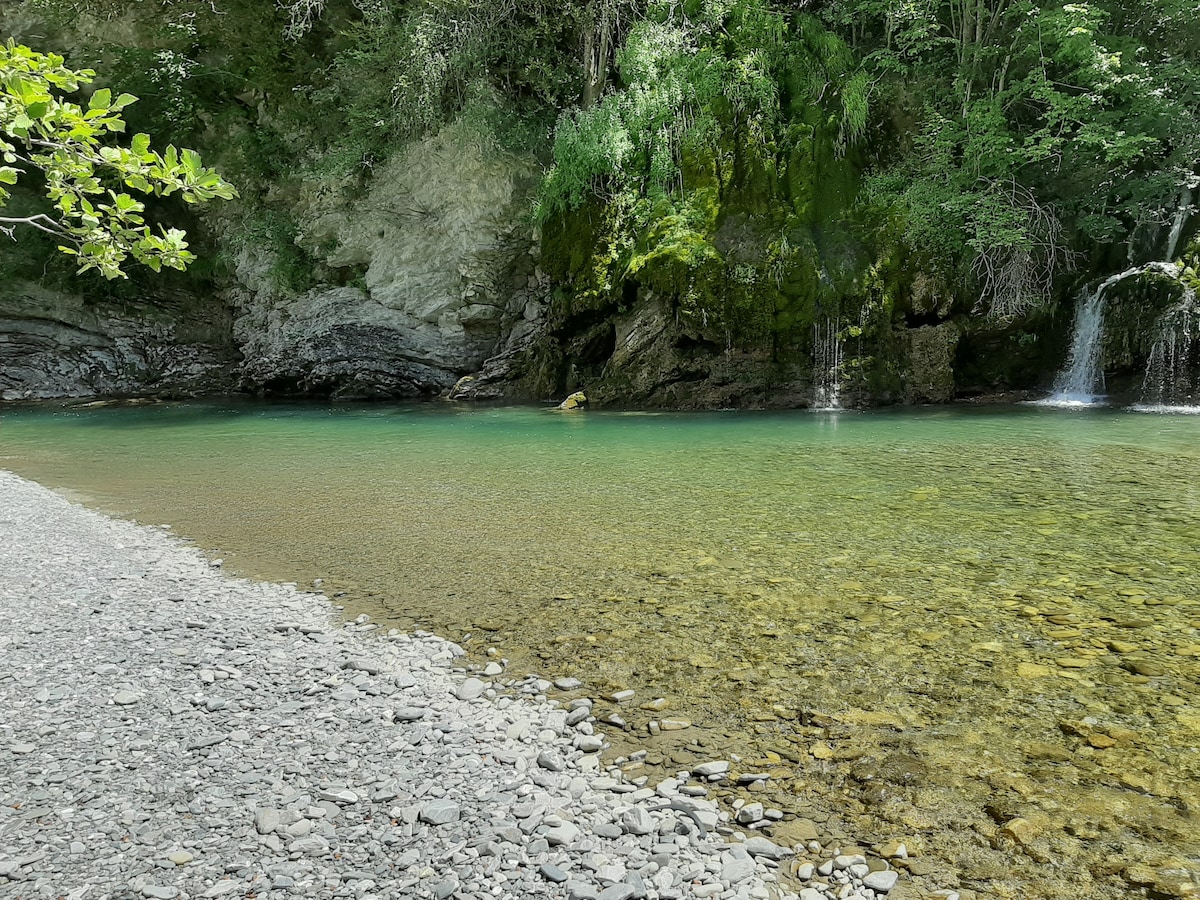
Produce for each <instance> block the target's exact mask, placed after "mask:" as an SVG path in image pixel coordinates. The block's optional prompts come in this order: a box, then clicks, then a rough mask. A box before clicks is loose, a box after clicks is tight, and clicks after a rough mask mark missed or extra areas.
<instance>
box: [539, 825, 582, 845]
mask: <svg viewBox="0 0 1200 900" xmlns="http://www.w3.org/2000/svg"><path fill="white" fill-rule="evenodd" d="M542 827H543V830H542V837H544V838H545V839H546V841H547V842H548V843H549V844H550V846H551V847H559V846H561V845H563V844H570V843H571V842H573V841H576V840H578V839H579V835H580V834H581V833H582V832H580V830H579V827H578V826H577V825H575V824H574V823H572V822H563V823H562V824H561V825H555V826H553V827H547V826H542Z"/></svg>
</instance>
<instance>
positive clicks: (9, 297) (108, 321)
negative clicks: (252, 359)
mask: <svg viewBox="0 0 1200 900" xmlns="http://www.w3.org/2000/svg"><path fill="white" fill-rule="evenodd" d="M235 359H236V351H235V349H234V347H233V340H232V332H231V323H230V318H229V316H228V314H227V313H226V312H225V311H224V310H222V309H221V308H220V307H219V306H218V305H216V304H203V303H196V302H194V301H192V300H191V299H189V298H186V297H174V298H172V297H165V298H155V299H154V301H153V302H149V301H147V302H144V303H132V304H123V305H121V306H119V307H118V306H116V305H113V304H105V303H96V304H92V303H89V302H88V301H87V299H86V298H84V297H81V296H76V295H69V294H61V293H56V292H52V291H48V290H45V289H43V288H40V287H38V286H36V285H33V284H7V285H4V290H3V291H2V292H0V399H4V400H38V399H48V398H54V397H84V396H120V395H130V394H145V393H161V394H169V395H190V394H198V393H205V392H209V391H214V390H221V389H222V388H223V387H224V386H226V385H227V384H228V379H229V372H230V369H231V368H232V366H233V363H234V362H235Z"/></svg>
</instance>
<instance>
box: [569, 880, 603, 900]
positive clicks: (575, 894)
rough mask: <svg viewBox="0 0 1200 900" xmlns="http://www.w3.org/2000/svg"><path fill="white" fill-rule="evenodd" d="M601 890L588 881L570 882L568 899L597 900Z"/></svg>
mask: <svg viewBox="0 0 1200 900" xmlns="http://www.w3.org/2000/svg"><path fill="white" fill-rule="evenodd" d="M599 896H600V890H599V888H597V887H596V886H595V885H592V884H588V883H587V882H586V881H574V880H572V881H568V882H567V897H568V898H569V900H597V898H599Z"/></svg>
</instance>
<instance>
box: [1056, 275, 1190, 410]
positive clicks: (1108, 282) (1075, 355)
mask: <svg viewBox="0 0 1200 900" xmlns="http://www.w3.org/2000/svg"><path fill="white" fill-rule="evenodd" d="M1147 272H1156V273H1158V274H1160V275H1167V276H1168V277H1171V278H1178V277H1179V272H1180V267H1179V266H1178V265H1177V264H1175V263H1168V262H1151V263H1146V264H1145V265H1143V266H1135V267H1133V268H1131V269H1126V270H1125V271H1124V272H1119V273H1117V274H1116V275H1112V276H1110V277H1108V278H1106V279H1105V280H1104V281H1103V282H1101V283H1100V284H1099V285H1098V286H1096V287H1095V288H1093V289H1092V290H1090V291H1089V290H1084V291H1083V293H1081V294H1080V295H1079V303H1078V305H1077V306H1076V308H1075V324H1074V330H1073V332H1072V334H1071V353H1070V356H1069V357H1068V359H1067V365H1066V368H1064V369H1063V370H1062V371H1061V372H1059V373H1058V377H1057V378H1055V379H1054V392H1053V393H1052V394H1051V395H1050V396H1049V397H1047V398H1046V399H1045V400H1040V401H1038V402H1039V403H1040V404H1041V405H1043V406H1096V405H1099V404H1102V403H1103V402H1104V372H1103V370H1102V369H1101V368H1100V349H1101V339H1102V338H1103V337H1104V295H1105V292H1106V291H1107V290H1108V289H1109V288H1110V287H1112V286H1113V285H1114V284H1116V283H1118V282H1120V281H1124V280H1125V279H1126V278H1132V277H1134V276H1135V275H1144V274H1146V273H1147Z"/></svg>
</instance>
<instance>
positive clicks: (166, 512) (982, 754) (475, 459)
mask: <svg viewBox="0 0 1200 900" xmlns="http://www.w3.org/2000/svg"><path fill="white" fill-rule="evenodd" d="M0 456H3V457H5V458H4V459H3V460H0V464H2V465H4V466H6V467H9V468H12V469H14V470H16V471H19V472H22V473H24V474H29V475H31V476H34V477H37V478H39V479H40V480H43V481H45V482H46V483H49V484H53V485H56V486H59V487H65V488H70V489H72V490H75V491H79V492H80V493H81V494H82V495H84V496H86V497H87V498H88V499H89V501H90V502H92V503H94V504H96V505H99V506H100V507H102V508H105V509H110V510H113V511H115V512H118V513H122V514H126V515H131V516H134V517H137V518H139V519H142V520H144V521H151V522H168V523H171V524H172V525H174V526H175V527H176V529H177V530H178V531H179V532H180V533H183V534H186V535H187V536H189V537H192V538H194V539H195V540H196V541H197V542H199V544H200V545H201V546H203V547H206V548H209V549H210V550H212V551H213V552H214V553H218V554H220V555H222V556H224V557H225V558H226V560H227V564H228V565H230V566H231V567H233V568H236V569H237V570H240V571H244V572H247V573H249V574H253V575H257V576H262V577H267V578H275V579H281V580H295V581H301V582H305V583H307V582H309V581H311V580H312V579H322V586H323V588H325V589H326V590H330V591H341V592H345V598H344V599H345V600H346V602H347V603H348V604H349V605H350V607H351V609H352V610H353V611H354V612H359V611H363V612H369V613H370V614H372V615H375V616H379V617H383V618H386V619H387V620H388V621H390V622H394V623H396V624H397V625H399V626H401V627H405V628H409V627H413V626H421V627H428V628H431V629H433V630H435V631H437V632H438V633H440V634H444V635H446V636H448V637H450V638H452V639H455V640H459V641H460V642H461V643H463V645H464V646H466V647H467V649H468V650H469V651H471V652H472V653H473V654H475V656H476V658H477V659H478V660H480V661H483V660H485V659H486V658H487V657H486V651H487V650H488V649H489V648H493V649H494V650H495V651H496V652H497V653H499V654H501V655H503V656H506V657H509V658H511V659H513V660H514V663H515V664H516V665H518V666H522V667H524V668H527V669H529V670H531V671H539V672H545V673H549V674H554V675H573V676H576V677H578V678H580V679H581V680H582V681H583V682H584V683H585V689H586V690H587V691H589V692H590V693H591V694H592V695H593V696H603V695H609V694H612V693H614V692H616V691H619V690H622V689H632V690H635V691H636V692H637V693H636V697H637V701H636V702H634V703H626V704H622V705H619V706H618V705H616V704H613V705H612V706H611V707H609V708H605V707H603V706H601V707H598V708H597V713H598V714H599V715H600V717H601V718H605V717H609V716H611V715H617V716H619V717H620V720H621V721H624V722H625V723H626V726H627V729H628V730H627V731H626V732H624V735H625V736H624V739H623V743H622V745H621V746H619V747H618V748H617V749H616V750H615V751H614V755H621V754H623V755H626V756H628V755H629V753H631V752H633V751H634V750H643V751H646V757H645V758H644V759H637V760H632V761H629V762H626V763H624V765H625V766H626V768H627V769H629V771H630V773H631V774H636V773H637V772H639V771H645V770H646V767H650V768H653V767H655V766H658V767H660V770H661V771H666V770H674V769H676V768H679V767H688V766H690V765H692V764H696V763H699V762H702V761H703V760H705V759H710V758H713V757H721V756H727V755H728V754H729V753H736V754H738V755H740V756H741V757H742V758H743V759H744V761H745V768H747V769H750V770H753V769H758V770H761V771H765V772H769V773H770V774H771V775H772V778H771V779H770V780H769V781H768V782H767V783H766V786H765V789H764V786H763V785H758V786H757V787H756V788H755V789H754V790H750V789H733V788H730V789H728V791H729V792H730V796H729V797H728V798H727V799H729V800H732V799H734V798H735V796H737V797H740V798H741V799H743V800H745V801H747V802H754V801H757V800H762V801H765V803H766V805H767V806H771V805H773V806H776V807H778V808H780V809H782V810H785V811H786V812H787V813H788V817H787V821H785V822H784V823H782V824H781V825H777V826H773V827H772V828H770V829H768V833H773V834H775V835H776V836H778V838H779V839H780V840H783V841H785V842H786V841H787V840H788V839H789V838H790V837H796V836H797V835H801V836H802V835H805V834H807V833H809V832H810V831H815V832H817V833H819V834H821V835H822V836H823V837H827V838H829V839H840V840H845V841H847V842H852V841H853V842H859V843H862V844H866V845H873V846H875V847H877V848H881V847H883V846H884V845H885V844H887V843H889V842H892V841H903V842H905V843H906V844H907V845H908V847H909V848H911V850H912V851H913V853H912V858H911V860H910V861H909V862H908V863H907V865H909V866H910V868H911V869H912V870H913V872H914V874H915V876H916V877H917V878H922V877H934V876H935V875H936V876H937V877H938V878H942V879H945V880H946V881H945V883H947V884H949V885H950V886H954V885H956V884H957V885H958V886H959V887H961V888H962V889H965V890H973V891H976V892H978V893H979V894H980V895H981V896H996V897H1022V898H1068V897H1070V898H1076V897H1078V896H1081V895H1084V896H1089V897H1096V898H1103V897H1110V896H1111V897H1117V896H1125V895H1127V892H1128V891H1129V890H1131V889H1133V890H1139V891H1140V890H1142V889H1143V888H1144V887H1147V886H1153V887H1154V889H1155V890H1158V891H1159V892H1160V893H1166V894H1168V895H1171V894H1174V895H1175V896H1187V895H1188V891H1190V890H1192V887H1190V885H1192V884H1194V873H1195V872H1196V871H1197V870H1200V861H1198V860H1197V859H1196V856H1195V854H1196V847H1198V846H1200V826H1198V825H1197V823H1196V818H1195V811H1196V810H1197V809H1198V808H1200V794H1198V792H1197V791H1198V789H1197V786H1196V785H1197V784H1198V783H1200V781H1198V779H1200V753H1198V752H1197V745H1198V744H1200V714H1198V713H1197V711H1196V708H1195V706H1194V705H1193V702H1194V701H1193V698H1194V697H1195V695H1196V688H1197V681H1198V680H1200V664H1198V662H1197V660H1198V658H1200V632H1198V628H1200V596H1198V590H1197V579H1196V576H1195V574H1194V573H1195V572H1196V571H1198V570H1200V487H1198V486H1197V484H1196V482H1195V481H1194V476H1195V473H1196V472H1197V471H1200V422H1198V421H1197V420H1196V418H1195V417H1179V418H1175V417H1158V416H1138V415H1133V414H1126V413H1109V412H1087V413H1062V412H1060V411H1051V410H1030V409H1019V410H988V411H965V412H964V411H944V410H939V411H928V412H917V413H882V414H871V415H865V414H841V415H832V416H826V415H806V414H799V413H798V414H792V415H746V414H734V413H729V414H713V415H694V416H672V415H660V416H645V415H622V414H615V413H605V414H600V413H594V412H593V413H586V414H583V415H575V416H561V415H552V414H549V413H545V412H542V411H536V410H478V411H473V410H459V411H455V410H447V409H442V408H430V407H413V408H382V407H370V408H338V409H317V408H303V407H273V408H272V407H228V408H226V407H220V406H194V405H182V406H169V407H158V408H152V409H140V410H126V409H103V410H90V411H73V412H69V413H62V412H51V411H46V410H24V411H19V412H16V413H13V414H9V413H5V414H4V416H3V417H2V418H0ZM660 698H661V700H662V701H663V702H661V703H647V701H653V700H658V699H660ZM643 703H646V705H647V706H649V708H646V709H643V708H641V707H642V705H643ZM664 720H683V721H686V722H690V723H691V725H690V727H687V728H683V729H680V730H663V727H662V723H663V722H664ZM652 731H658V733H657V734H654V733H652ZM789 829H791V830H790V831H789Z"/></svg>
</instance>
